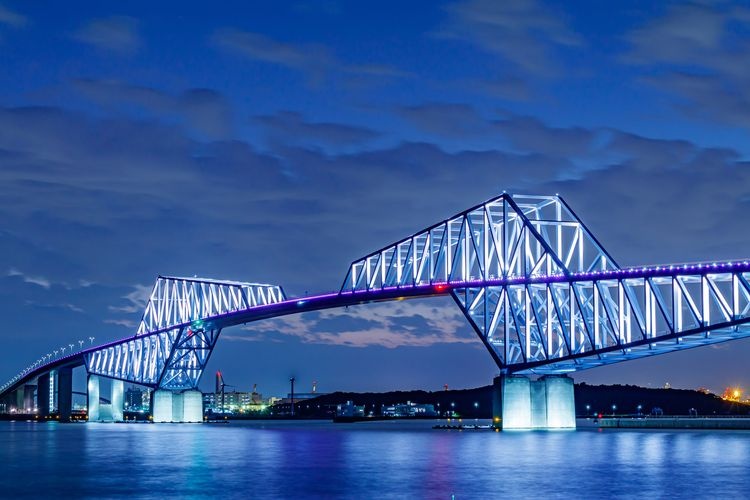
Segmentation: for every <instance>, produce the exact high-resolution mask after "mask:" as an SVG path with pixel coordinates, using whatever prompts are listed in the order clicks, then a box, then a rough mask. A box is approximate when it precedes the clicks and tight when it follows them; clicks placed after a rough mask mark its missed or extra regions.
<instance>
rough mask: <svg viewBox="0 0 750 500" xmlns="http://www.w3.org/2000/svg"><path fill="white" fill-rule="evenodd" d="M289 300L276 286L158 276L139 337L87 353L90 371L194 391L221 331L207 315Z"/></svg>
mask: <svg viewBox="0 0 750 500" xmlns="http://www.w3.org/2000/svg"><path fill="white" fill-rule="evenodd" d="M284 300H286V296H285V295H284V291H283V290H282V289H281V287H279V286H276V285H266V284H257V283H241V282H234V281H217V280H209V279H198V278H171V277H163V276H159V278H157V280H156V283H155V285H154V288H153V291H152V292H151V295H150V298H149V301H148V304H147V305H146V310H145V312H144V313H143V318H142V319H141V323H140V326H139V327H138V331H137V333H136V336H135V337H134V338H132V339H130V340H128V341H126V342H118V343H114V344H113V345H109V346H105V347H103V348H101V349H98V350H96V351H93V352H91V353H89V354H88V355H87V356H86V359H85V361H86V369H87V370H88V372H89V373H92V374H96V375H104V376H106V377H110V378H115V379H120V380H126V381H128V382H133V383H137V384H141V385H145V386H149V387H154V388H161V389H173V390H184V389H194V388H196V387H197V386H198V382H200V378H201V375H202V374H203V370H204V368H205V367H206V363H207V362H208V358H209V357H210V355H211V352H212V351H213V348H214V346H215V345H216V341H217V340H218V338H219V334H220V333H221V326H219V325H216V324H209V323H204V320H205V319H207V318H216V317H220V316H222V315H229V314H231V313H233V312H237V311H247V310H252V309H253V308H256V307H262V306H267V305H270V304H277V303H280V302H282V301H284Z"/></svg>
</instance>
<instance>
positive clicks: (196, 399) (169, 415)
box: [151, 389, 203, 422]
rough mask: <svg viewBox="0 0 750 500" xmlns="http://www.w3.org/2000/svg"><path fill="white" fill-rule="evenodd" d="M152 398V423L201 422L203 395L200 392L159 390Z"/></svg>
mask: <svg viewBox="0 0 750 500" xmlns="http://www.w3.org/2000/svg"><path fill="white" fill-rule="evenodd" d="M152 397H153V399H152V400H151V415H152V417H153V421H154V422H203V395H202V394H201V392H200V391H196V390H188V391H183V392H178V391H170V390H166V389H159V390H156V391H154V393H153V396H152Z"/></svg>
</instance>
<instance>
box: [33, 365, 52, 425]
mask: <svg viewBox="0 0 750 500" xmlns="http://www.w3.org/2000/svg"><path fill="white" fill-rule="evenodd" d="M49 385H50V376H49V373H45V374H44V375H39V378H37V380H36V408H37V412H38V413H37V414H38V415H39V418H42V419H45V418H47V417H48V416H49V414H50V407H49Z"/></svg>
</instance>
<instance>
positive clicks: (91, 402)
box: [86, 375, 100, 422]
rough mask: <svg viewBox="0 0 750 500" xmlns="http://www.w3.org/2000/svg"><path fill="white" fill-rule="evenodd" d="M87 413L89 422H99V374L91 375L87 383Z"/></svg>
mask: <svg viewBox="0 0 750 500" xmlns="http://www.w3.org/2000/svg"><path fill="white" fill-rule="evenodd" d="M86 414H87V415H88V419H89V422H98V421H99V419H100V415H99V375H89V376H88V381H87V383H86Z"/></svg>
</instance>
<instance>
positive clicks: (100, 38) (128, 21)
mask: <svg viewBox="0 0 750 500" xmlns="http://www.w3.org/2000/svg"><path fill="white" fill-rule="evenodd" d="M74 38H75V39H76V40H78V41H80V42H83V43H87V44H89V45H92V46H94V47H96V48H97V49H100V50H103V51H108V52H115V53H119V54H132V53H134V52H136V51H137V50H138V49H139V48H140V47H141V45H142V41H141V37H140V34H139V33H138V21H137V20H136V19H134V18H132V17H127V16H115V17H109V18H104V19H94V20H91V21H89V22H88V24H86V25H85V26H83V27H82V28H81V29H80V30H78V31H77V32H76V33H75V34H74Z"/></svg>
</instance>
